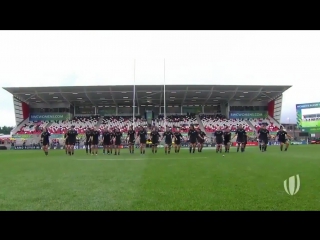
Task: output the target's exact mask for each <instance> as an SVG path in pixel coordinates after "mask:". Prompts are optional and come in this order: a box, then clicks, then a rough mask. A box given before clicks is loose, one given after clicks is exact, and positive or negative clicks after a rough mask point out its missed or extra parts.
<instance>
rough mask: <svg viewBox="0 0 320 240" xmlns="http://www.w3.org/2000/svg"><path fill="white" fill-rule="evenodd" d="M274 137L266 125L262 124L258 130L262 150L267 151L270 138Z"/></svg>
mask: <svg viewBox="0 0 320 240" xmlns="http://www.w3.org/2000/svg"><path fill="white" fill-rule="evenodd" d="M270 138H272V137H271V135H270V132H269V130H268V129H266V126H265V125H262V126H261V127H260V129H259V130H258V141H259V148H260V151H261V152H266V151H267V146H268V142H269V139H270Z"/></svg>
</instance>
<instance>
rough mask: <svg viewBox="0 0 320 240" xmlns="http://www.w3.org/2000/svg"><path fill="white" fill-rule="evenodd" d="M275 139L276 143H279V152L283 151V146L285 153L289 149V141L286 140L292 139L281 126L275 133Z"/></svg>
mask: <svg viewBox="0 0 320 240" xmlns="http://www.w3.org/2000/svg"><path fill="white" fill-rule="evenodd" d="M276 137H278V142H279V143H280V150H281V151H282V150H283V146H285V149H284V150H285V151H287V150H288V147H289V141H288V138H290V139H291V138H292V137H291V136H290V135H289V134H288V133H287V132H286V131H285V130H284V129H283V127H282V126H281V127H280V130H279V131H278V132H277V135H276Z"/></svg>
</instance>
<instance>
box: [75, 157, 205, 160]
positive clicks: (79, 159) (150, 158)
mask: <svg viewBox="0 0 320 240" xmlns="http://www.w3.org/2000/svg"><path fill="white" fill-rule="evenodd" d="M205 158H207V157H197V158H192V159H205ZM176 159H177V158H134V159H130V158H105V159H101V158H92V159H77V160H78V161H143V160H145V161H147V160H150V161H151V160H176Z"/></svg>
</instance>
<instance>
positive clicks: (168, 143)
mask: <svg viewBox="0 0 320 240" xmlns="http://www.w3.org/2000/svg"><path fill="white" fill-rule="evenodd" d="M172 137H173V133H172V131H171V129H170V128H167V129H166V131H165V132H164V133H163V134H162V139H163V138H164V144H165V145H164V152H165V153H166V154H167V153H168V154H170V151H171V146H172ZM162 139H161V141H162Z"/></svg>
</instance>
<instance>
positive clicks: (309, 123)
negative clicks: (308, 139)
mask: <svg viewBox="0 0 320 240" xmlns="http://www.w3.org/2000/svg"><path fill="white" fill-rule="evenodd" d="M301 126H302V127H304V128H307V127H310V128H312V127H320V121H301Z"/></svg>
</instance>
